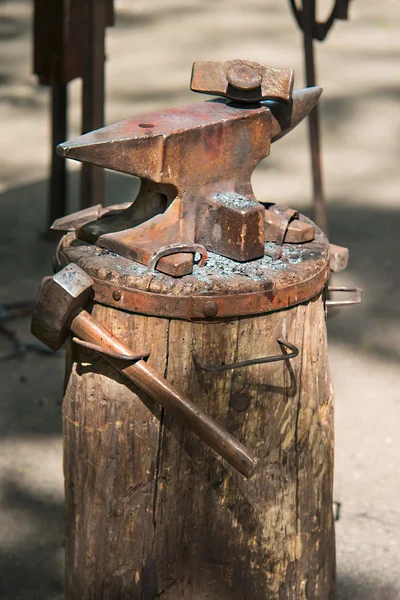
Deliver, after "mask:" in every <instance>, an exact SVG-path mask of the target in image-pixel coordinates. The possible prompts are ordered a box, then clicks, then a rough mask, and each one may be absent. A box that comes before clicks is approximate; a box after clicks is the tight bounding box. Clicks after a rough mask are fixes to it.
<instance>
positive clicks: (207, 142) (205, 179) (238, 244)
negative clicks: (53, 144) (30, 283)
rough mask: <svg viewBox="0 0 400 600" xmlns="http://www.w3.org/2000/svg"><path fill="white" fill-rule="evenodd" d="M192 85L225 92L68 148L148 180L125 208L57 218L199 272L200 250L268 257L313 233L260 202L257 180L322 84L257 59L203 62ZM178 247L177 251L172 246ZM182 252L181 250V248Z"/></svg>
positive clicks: (135, 253)
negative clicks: (298, 80) (273, 244)
mask: <svg viewBox="0 0 400 600" xmlns="http://www.w3.org/2000/svg"><path fill="white" fill-rule="evenodd" d="M191 89H192V90H194V91H200V92H202V93H208V94H217V95H220V96H224V98H223V99H222V98H217V99H213V100H209V101H207V102H203V103H199V104H190V105H187V106H183V107H179V108H172V109H169V110H164V111H160V112H155V113H151V114H147V115H146V116H142V117H135V118H132V119H128V120H126V121H122V122H120V123H116V124H114V125H110V126H108V127H104V128H102V129H99V130H97V131H93V132H91V133H88V134H85V135H82V136H81V137H78V138H76V139H74V140H71V141H68V142H65V143H63V144H61V145H60V146H58V152H59V154H61V155H62V156H64V157H67V158H72V159H75V160H79V161H82V162H89V163H92V164H94V165H98V166H101V167H105V168H107V169H112V170H114V171H121V172H123V173H128V174H130V175H135V176H136V177H139V178H140V179H141V187H140V191H139V194H138V196H137V198H136V199H135V201H134V202H133V203H132V204H131V205H130V206H129V207H128V208H124V209H122V210H118V207H117V208H114V210H111V211H104V210H103V211H101V207H99V206H97V207H92V208H91V209H86V211H81V212H80V213H75V214H74V215H70V216H69V217H64V218H62V219H59V220H58V221H56V222H55V223H54V225H53V228H54V229H60V230H64V231H65V230H70V229H75V231H76V235H77V237H78V238H80V239H82V240H85V241H87V242H91V243H93V244H96V245H98V246H101V247H103V248H107V249H108V250H111V251H113V252H116V253H117V254H120V255H122V256H125V257H128V258H130V259H133V260H135V261H138V262H140V263H142V264H148V263H149V261H150V260H151V258H152V257H154V254H155V253H157V252H158V251H160V250H161V254H160V256H161V258H160V260H159V262H158V265H157V269H158V270H160V271H163V272H164V273H167V274H170V275H174V276H182V275H186V274H189V273H191V272H192V268H193V260H194V252H195V248H194V249H193V250H192V251H190V248H191V246H192V245H193V244H201V245H202V246H204V247H205V248H206V249H207V250H211V251H212V252H215V253H217V254H221V255H223V256H226V257H229V258H231V259H233V260H236V261H241V262H243V261H249V260H252V259H256V258H260V257H261V256H263V255H264V245H265V241H266V240H267V241H277V242H278V243H280V244H282V243H283V241H284V237H285V235H286V236H287V238H286V241H288V242H290V241H292V242H293V241H294V242H302V241H309V240H310V239H313V232H314V229H313V226H312V225H310V224H309V223H304V222H300V221H293V219H296V217H298V214H297V213H296V211H290V210H289V213H288V215H285V214H282V210H281V211H280V212H279V208H278V210H276V209H275V207H274V206H272V207H270V208H269V209H268V210H266V207H265V206H264V205H263V204H261V203H260V202H258V201H257V200H256V198H255V196H254V193H253V190H252V186H251V174H252V172H253V170H254V168H255V167H256V165H257V164H258V163H259V162H260V161H261V160H262V159H263V158H264V157H266V156H268V155H269V152H270V145H271V142H275V141H276V140H278V139H280V138H281V137H282V136H284V135H285V134H286V133H288V132H289V131H291V130H292V129H293V128H294V127H295V126H296V125H297V124H298V123H299V122H300V121H301V120H302V119H303V118H304V117H305V116H306V115H308V113H309V112H310V110H311V109H312V108H313V107H314V106H315V104H316V102H317V101H318V98H319V96H320V94H321V92H322V90H321V88H319V87H314V88H307V89H303V90H299V91H295V92H292V89H293V71H292V70H291V69H272V68H270V67H264V66H263V65H260V64H259V63H256V62H253V61H243V60H234V61H228V62H226V63H215V62H211V63H208V62H199V63H195V64H194V66H193V72H192V81H191ZM170 245H172V248H173V252H175V254H174V255H173V256H165V255H164V254H163V253H162V251H163V249H165V248H166V247H167V248H168V247H169V246H170ZM179 250H180V251H179Z"/></svg>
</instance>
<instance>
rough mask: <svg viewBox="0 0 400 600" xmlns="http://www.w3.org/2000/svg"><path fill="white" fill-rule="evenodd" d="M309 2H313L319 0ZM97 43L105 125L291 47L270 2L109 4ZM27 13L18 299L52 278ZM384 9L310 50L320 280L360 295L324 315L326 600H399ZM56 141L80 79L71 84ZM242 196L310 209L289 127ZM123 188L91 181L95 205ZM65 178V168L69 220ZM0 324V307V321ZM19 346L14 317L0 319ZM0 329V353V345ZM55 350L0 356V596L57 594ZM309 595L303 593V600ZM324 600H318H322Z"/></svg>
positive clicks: (4, 200) (393, 166)
mask: <svg viewBox="0 0 400 600" xmlns="http://www.w3.org/2000/svg"><path fill="white" fill-rule="evenodd" d="M323 5H324V6H325V3H323ZM116 6H117V23H116V26H115V28H113V29H112V30H110V31H109V34H108V40H107V54H108V63H107V118H106V120H107V123H111V122H113V121H116V120H119V119H122V118H125V117H128V116H132V115H137V114H140V113H145V112H148V111H152V110H154V109H156V108H161V107H168V106H176V105H179V104H182V103H184V102H186V101H197V100H198V101H201V100H202V98H201V97H200V96H199V97H197V98H196V97H195V96H194V95H193V94H191V92H190V91H189V86H188V84H189V78H190V70H191V64H192V62H193V61H194V60H198V59H203V60H220V59H228V58H238V57H247V58H252V59H255V60H259V61H260V62H265V63H266V64H270V65H273V66H292V67H294V68H295V70H296V73H297V87H301V86H302V84H303V75H302V54H301V39H300V35H299V33H298V31H297V30H296V28H295V25H294V22H293V18H292V17H291V15H290V13H289V8H288V3H287V2H282V0H263V1H262V0H246V1H244V0H242V1H239V0H220V1H219V2H212V1H210V0H197V1H196V0H180V1H178V0H152V1H150V0H147V1H146V0H124V1H123V0H119V1H117V3H116ZM31 10H32V7H31V2H28V1H27V0H1V1H0V56H1V61H0V123H1V136H0V165H1V167H0V195H1V206H0V210H1V219H0V251H1V278H0V304H2V303H4V302H12V301H17V300H29V299H32V298H34V296H35V293H36V289H37V284H38V282H39V280H40V278H41V276H43V275H45V274H49V273H50V272H51V258H52V254H53V251H54V241H48V240H47V239H46V238H45V237H44V236H43V233H44V231H45V228H46V194H47V174H48V161H49V115H48V110H49V95H48V90H47V89H46V88H41V87H39V86H38V84H37V81H36V79H35V77H34V76H32V75H31V62H32V61H31ZM399 25H400V5H399V2H398V0H381V1H380V2H375V1H374V0H363V1H360V0H358V1H357V0H354V1H353V2H352V3H351V22H349V23H347V22H340V23H338V24H337V25H336V26H335V28H334V30H333V31H332V32H331V35H330V36H329V38H328V39H327V41H326V42H325V43H324V44H323V45H321V46H320V47H319V48H318V65H319V72H320V83H321V85H322V86H323V87H324V90H325V91H324V94H323V97H322V101H321V105H322V113H323V142H324V163H325V179H326V188H327V192H328V196H329V226H330V238H331V240H332V241H334V242H335V243H337V244H341V245H344V246H348V247H349V248H350V251H351V262H350V266H349V268H348V270H347V271H346V272H345V273H343V274H340V275H337V276H336V277H335V283H337V284H339V285H340V284H341V285H347V284H351V285H358V286H361V287H363V288H364V290H365V294H364V300H363V304H362V305H361V306H360V307H352V308H348V309H346V310H343V311H342V312H341V314H340V316H336V317H335V318H333V319H331V320H329V323H328V329H329V340H330V359H331V365H332V372H333V379H334V384H335V390H336V474H335V499H336V500H338V501H340V502H341V505H342V507H341V518H340V520H339V521H338V523H337V526H336V534H337V562H338V587H339V600H395V599H399V598H400V566H399V565H400V508H399V500H398V498H399V494H400V476H399V466H398V465H399V451H400V438H399V434H398V424H399V419H400V391H399V384H398V378H399V356H400V335H399V317H400V281H399V266H398V265H399V246H398V231H399V229H398V226H399V228H400V206H399V191H400V184H399V141H398V136H399V118H398V115H399V106H400V105H399V101H400V70H399V65H400V60H399V59H400V34H399ZM70 98H71V111H70V112H71V114H70V116H71V127H70V137H72V136H74V135H76V134H78V133H79V114H80V113H79V98H80V84H79V82H74V83H73V84H71V86H70ZM253 182H254V189H255V192H256V195H257V196H258V197H259V198H260V199H262V200H270V201H277V202H282V203H285V204H288V205H290V206H292V207H295V208H299V209H301V210H303V211H305V212H306V211H308V209H309V204H310V201H309V198H310V174H309V156H308V152H307V137H306V128H305V126H304V125H302V126H300V127H299V128H298V129H297V130H296V131H295V132H293V134H291V135H290V136H287V137H286V138H284V140H282V142H279V144H276V145H274V147H273V149H272V154H271V156H270V158H268V160H267V161H264V162H263V163H262V164H261V165H260V166H259V168H258V169H257V170H256V172H255V174H254V177H253ZM133 185H134V184H132V181H131V180H130V179H129V178H126V177H122V176H117V175H115V174H108V178H107V199H108V202H116V201H127V200H129V199H130V198H131V196H132V193H133V191H132V190H133V187H132V186H133ZM77 186H78V173H77V171H76V167H75V166H74V165H71V186H70V196H71V202H70V209H71V210H73V209H75V207H76V196H77V194H76V192H77ZM0 319H1V313H0ZM10 325H11V326H12V327H13V328H14V329H15V330H17V331H18V333H19V335H20V337H21V339H22V340H24V341H26V342H32V341H33V339H32V338H30V334H29V320H28V319H19V320H18V321H14V322H12V323H10ZM7 347H8V345H7V342H6V340H5V338H4V336H1V335H0V352H3V351H6V350H7ZM62 380H63V356H62V354H60V355H56V356H51V355H45V354H38V353H37V352H35V351H28V352H27V353H26V354H25V355H24V356H21V357H18V358H15V359H13V360H9V361H7V362H1V363H0V381H1V403H0V431H1V438H0V598H1V600H17V599H21V600H31V599H33V598H46V599H49V600H58V599H60V598H62V587H63V583H62V582H63V547H62V546H63V531H62V530H63V478H62V454H61V450H62V448H61V415H60V411H61V397H62ZM310 600H311V599H310ZM321 600H324V599H321Z"/></svg>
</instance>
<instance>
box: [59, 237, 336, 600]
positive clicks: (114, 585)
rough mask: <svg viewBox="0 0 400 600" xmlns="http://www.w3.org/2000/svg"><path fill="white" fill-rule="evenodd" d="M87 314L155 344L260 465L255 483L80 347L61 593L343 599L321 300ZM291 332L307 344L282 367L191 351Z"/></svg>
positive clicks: (225, 352) (228, 351)
mask: <svg viewBox="0 0 400 600" xmlns="http://www.w3.org/2000/svg"><path fill="white" fill-rule="evenodd" d="M72 250H73V251H74V252H75V253H76V252H77V250H76V249H75V250H74V249H72V247H71V251H72ZM88 256H89V254H88ZM89 259H90V260H92V259H91V258H90V257H89ZM89 259H88V260H89ZM177 285H179V280H178V283H177ZM93 315H94V317H95V318H96V319H98V321H99V322H101V323H102V324H103V325H104V326H106V327H107V328H108V329H109V330H110V331H112V332H113V333H114V334H115V335H117V336H119V337H120V338H122V339H124V340H125V342H126V343H127V344H128V345H129V346H130V347H131V348H132V349H133V350H135V351H139V350H141V349H143V348H147V349H150V351H151V355H150V358H149V364H150V365H151V366H152V367H153V368H154V369H156V370H157V371H158V372H159V373H160V374H161V375H163V376H165V377H166V378H167V380H168V381H170V382H171V383H173V384H174V385H175V386H176V387H177V388H178V389H180V390H182V391H183V392H185V393H186V394H187V395H188V396H189V397H191V398H192V399H193V400H194V401H196V402H197V403H198V405H199V407H201V408H202V409H203V410H204V411H206V412H207V413H208V414H209V415H210V416H212V417H214V418H215V419H216V420H217V421H218V422H219V423H220V424H221V425H223V426H224V427H225V428H226V429H227V430H228V431H229V432H230V433H231V434H233V435H234V436H235V437H237V439H239V440H240V441H241V442H243V443H245V444H246V445H247V446H248V447H249V448H251V449H252V450H254V452H255V453H256V455H257V456H258V458H259V459H260V461H261V468H260V469H259V470H258V472H257V475H256V476H255V477H254V478H253V479H250V480H245V479H244V478H243V477H242V476H240V475H239V474H238V473H236V472H235V471H234V470H233V469H232V468H231V467H229V466H228V465H227V464H226V463H224V462H223V461H222V460H220V459H218V457H216V455H215V454H214V452H212V451H211V450H210V449H209V448H208V447H207V446H206V445H205V444H204V443H202V442H201V441H199V440H198V439H197V438H196V437H195V436H194V435H193V434H191V433H190V432H189V431H188V430H186V429H185V428H184V427H182V426H180V425H178V424H177V423H176V422H175V421H174V419H173V418H171V417H170V415H169V414H167V413H166V412H165V411H163V410H162V409H161V408H160V406H159V405H158V404H157V403H155V402H153V401H152V400H150V399H149V398H146V397H145V395H144V394H143V393H142V392H141V391H140V390H138V389H137V388H136V387H135V386H134V385H133V384H130V383H129V382H128V381H126V380H124V379H123V377H122V375H120V374H119V373H118V372H117V371H116V370H114V369H113V368H112V367H111V366H110V365H108V364H107V363H106V362H105V361H103V360H102V359H101V358H100V357H99V356H98V355H96V354H95V353H91V352H89V351H87V350H84V349H82V348H81V347H78V346H76V345H73V344H72V345H71V346H70V348H69V352H68V359H67V378H66V392H65V398H64V404H63V423H64V471H65V492H66V517H67V536H66V558H67V561H66V598H67V599H68V600H78V599H79V600H89V599H90V600H100V599H107V600H117V599H118V600H120V599H123V598H129V599H132V600H136V599H137V600H139V599H144V600H154V599H156V598H159V599H162V600H177V599H185V600H198V599H200V598H210V599H217V598H218V599H219V600H236V599H237V600H239V599H240V600H243V599H246V600H267V599H268V600H282V599H291V600H306V599H307V600H308V599H309V600H311V599H313V600H314V599H316V598H320V599H321V600H322V599H323V600H333V598H334V597H335V582H334V580H335V555H334V529H333V515H332V473H333V406H332V403H333V396H332V388H331V380H330V375H329V365H328V359H327V346H326V328H325V312H324V304H323V300H322V297H321V295H318V296H317V297H316V298H314V299H313V300H312V301H310V302H308V303H305V304H302V305H299V306H295V307H293V308H290V309H287V310H284V311H278V312H273V313H269V314H264V315H259V316H248V317H240V318H235V319H233V318H232V319H227V320H225V321H221V322H212V323H192V322H188V321H184V320H175V319H166V318H158V317H151V316H144V315H137V314H132V313H128V312H124V311H120V310H116V309H115V308H111V307H106V306H102V305H98V304H96V305H95V306H94V309H93ZM282 336H283V337H285V338H287V339H288V340H289V341H290V342H291V343H293V344H295V345H297V346H298V348H299V350H300V354H299V356H298V357H297V358H295V359H293V360H292V361H290V362H288V363H286V362H279V363H271V364H264V365H255V366H250V367H246V368H243V369H238V370H230V371H225V372H219V373H210V372H207V371H204V370H201V369H199V368H198V367H196V366H195V364H194V362H193V358H192V349H193V348H195V349H196V350H197V352H198V354H199V357H200V359H201V360H202V362H203V363H206V364H208V365H210V364H222V363H225V364H226V363H231V362H235V361H238V360H245V359H249V358H254V357H259V356H267V355H269V354H276V353H277V351H278V352H279V347H278V346H277V342H276V339H277V338H278V337H282Z"/></svg>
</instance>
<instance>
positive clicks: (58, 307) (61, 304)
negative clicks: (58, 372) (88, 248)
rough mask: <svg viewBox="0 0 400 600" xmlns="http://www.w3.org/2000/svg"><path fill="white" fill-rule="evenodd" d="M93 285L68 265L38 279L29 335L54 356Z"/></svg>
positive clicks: (88, 278) (78, 271)
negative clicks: (38, 283) (39, 282)
mask: <svg viewBox="0 0 400 600" xmlns="http://www.w3.org/2000/svg"><path fill="white" fill-rule="evenodd" d="M93 283H94V282H93V279H92V278H91V277H89V275H87V274H86V273H85V271H83V270H82V269H81V268H80V267H78V266H77V265H74V264H72V263H71V264H69V265H68V266H66V267H65V268H64V269H62V270H61V271H59V272H58V273H56V274H55V275H54V276H53V277H45V278H44V279H42V282H41V284H40V287H39V292H38V296H37V299H36V306H35V310H34V312H33V316H32V324H31V332H32V333H33V335H34V336H35V337H37V338H38V339H39V340H40V341H41V342H43V344H46V346H48V347H49V348H50V349H51V350H53V351H54V352H55V351H56V350H58V349H59V348H61V346H62V345H63V344H64V342H65V341H66V339H67V337H68V334H69V326H70V324H71V321H72V319H73V318H74V316H75V315H76V314H77V313H78V312H79V310H80V309H82V308H84V307H85V306H86V304H87V302H88V300H89V298H90V295H91V291H92V286H93Z"/></svg>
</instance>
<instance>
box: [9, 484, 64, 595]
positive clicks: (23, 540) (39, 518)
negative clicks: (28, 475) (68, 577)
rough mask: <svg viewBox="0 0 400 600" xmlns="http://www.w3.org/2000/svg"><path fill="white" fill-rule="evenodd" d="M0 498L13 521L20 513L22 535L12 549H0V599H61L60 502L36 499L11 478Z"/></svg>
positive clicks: (61, 542) (61, 509)
mask: <svg viewBox="0 0 400 600" xmlns="http://www.w3.org/2000/svg"><path fill="white" fill-rule="evenodd" d="M2 496H3V498H2V506H3V507H12V512H13V518H16V517H15V515H18V514H20V516H21V522H22V523H23V525H22V527H23V531H24V535H23V536H21V537H20V541H18V542H16V543H14V544H13V547H12V549H9V550H8V549H7V548H6V549H4V548H1V549H0V598H1V600H31V599H33V598H42V599H45V598H46V599H48V600H50V599H51V600H58V599H61V597H62V596H61V594H62V590H63V568H62V553H63V548H62V545H63V532H62V529H63V510H64V508H63V506H62V503H59V502H54V501H52V500H50V499H43V498H40V497H36V496H34V495H33V494H32V493H31V492H30V491H29V490H28V489H27V488H25V487H22V486H21V485H19V483H18V482H17V481H16V480H14V479H12V478H10V479H6V480H4V479H3V481H2ZM3 510H6V511H7V508H5V509H4V508H3ZM25 524H27V526H24V525H25ZM10 526H11V523H10Z"/></svg>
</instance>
